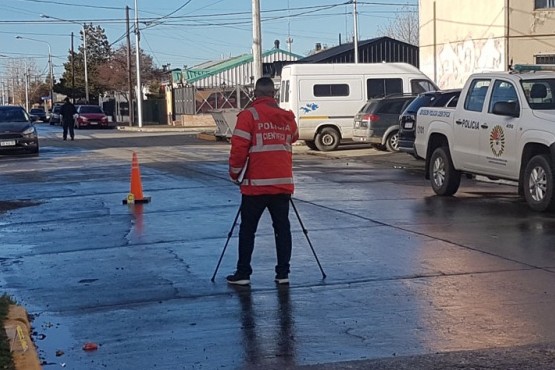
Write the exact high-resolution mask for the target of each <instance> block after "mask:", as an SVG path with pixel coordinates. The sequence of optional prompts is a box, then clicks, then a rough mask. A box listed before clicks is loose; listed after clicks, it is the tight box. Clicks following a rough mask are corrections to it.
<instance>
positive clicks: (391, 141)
mask: <svg viewBox="0 0 555 370" xmlns="http://www.w3.org/2000/svg"><path fill="white" fill-rule="evenodd" d="M385 147H386V149H387V151H388V152H398V151H399V131H393V132H392V133H391V134H389V136H388V137H387V140H386V141H385Z"/></svg>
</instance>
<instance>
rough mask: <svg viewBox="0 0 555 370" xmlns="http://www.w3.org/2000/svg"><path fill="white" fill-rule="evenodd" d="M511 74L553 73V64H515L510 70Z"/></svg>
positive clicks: (554, 69)
mask: <svg viewBox="0 0 555 370" xmlns="http://www.w3.org/2000/svg"><path fill="white" fill-rule="evenodd" d="M511 71H512V72H518V73H523V72H542V71H551V72H555V64H515V65H514V66H513V67H512V68H511Z"/></svg>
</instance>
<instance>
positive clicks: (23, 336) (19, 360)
mask: <svg viewBox="0 0 555 370" xmlns="http://www.w3.org/2000/svg"><path fill="white" fill-rule="evenodd" d="M4 330H5V331H6V335H7V336H8V338H10V340H11V343H12V344H11V348H12V358H13V362H14V364H15V368H16V369H17V370H42V367H41V366H40V361H39V356H38V355H37V350H36V347H35V344H34V343H33V341H32V340H31V335H30V334H31V324H30V323H29V319H28V315H27V311H26V310H25V309H24V308H23V307H21V306H17V305H10V309H9V311H8V316H7V317H6V320H5V321H4Z"/></svg>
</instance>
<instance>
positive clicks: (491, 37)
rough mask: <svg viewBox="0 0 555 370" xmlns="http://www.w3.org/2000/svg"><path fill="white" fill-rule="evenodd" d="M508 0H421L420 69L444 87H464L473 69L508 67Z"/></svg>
mask: <svg viewBox="0 0 555 370" xmlns="http://www.w3.org/2000/svg"><path fill="white" fill-rule="evenodd" d="M519 1H528V0H519ZM530 1H531V2H533V0H530ZM505 2H506V0H465V1H455V0H419V13H420V69H421V70H422V71H423V72H424V73H425V74H426V75H428V76H430V77H431V78H432V79H434V80H435V82H436V83H437V84H438V86H439V87H440V88H443V89H445V88H458V87H462V85H463V84H464V82H465V81H466V80H467V78H468V76H469V75H470V74H471V73H474V72H479V71H496V70H505V69H506V66H507V61H506V59H505V47H506V45H505V44H506V43H505V32H506V28H505V23H506V16H507V12H506V8H505ZM434 4H435V16H434Z"/></svg>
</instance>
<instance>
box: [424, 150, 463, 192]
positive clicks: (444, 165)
mask: <svg viewBox="0 0 555 370" xmlns="http://www.w3.org/2000/svg"><path fill="white" fill-rule="evenodd" d="M429 171H430V181H431V183H432V189H434V192H435V193H436V194H437V195H453V194H455V193H456V192H457V190H459V185H460V184H461V173H460V172H459V171H457V170H455V167H453V162H452V161H451V155H450V154H449V149H448V148H447V147H439V148H437V149H436V150H434V152H433V153H432V158H431V160H430V169H429Z"/></svg>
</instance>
